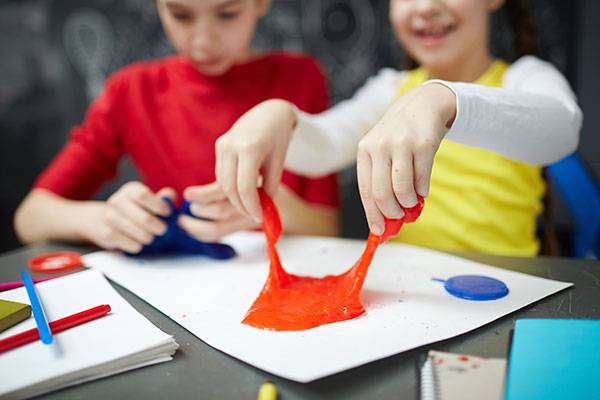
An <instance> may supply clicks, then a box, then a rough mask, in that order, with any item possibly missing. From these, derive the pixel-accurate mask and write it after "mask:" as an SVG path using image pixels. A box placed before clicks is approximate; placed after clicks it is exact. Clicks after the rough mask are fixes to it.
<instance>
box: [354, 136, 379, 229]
mask: <svg viewBox="0 0 600 400" xmlns="http://www.w3.org/2000/svg"><path fill="white" fill-rule="evenodd" d="M356 169H357V176H358V190H359V192H360V199H361V201H362V203H363V207H364V209H365V214H366V216H367V221H368V223H369V229H370V230H371V232H373V233H374V234H375V235H381V234H382V233H383V229H384V219H383V215H382V214H381V212H380V211H379V208H377V204H375V201H374V199H373V193H372V192H371V188H372V185H371V157H370V156H369V154H367V153H366V152H365V151H361V149H360V148H359V151H358V157H357V163H356Z"/></svg>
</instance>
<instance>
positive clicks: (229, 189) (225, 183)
mask: <svg viewBox="0 0 600 400" xmlns="http://www.w3.org/2000/svg"><path fill="white" fill-rule="evenodd" d="M237 164H238V160H237V156H236V155H232V154H230V153H227V152H224V153H223V156H222V157H220V158H217V169H216V171H215V172H216V173H217V181H218V182H219V186H220V187H221V189H222V190H223V192H224V193H225V195H226V196H227V198H228V199H229V201H230V202H231V204H233V206H234V207H235V208H236V209H237V210H238V211H239V212H240V213H241V214H246V210H245V209H244V206H243V204H242V201H241V200H240V197H239V193H238V191H237V172H238V170H237Z"/></svg>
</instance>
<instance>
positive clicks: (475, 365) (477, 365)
mask: <svg viewBox="0 0 600 400" xmlns="http://www.w3.org/2000/svg"><path fill="white" fill-rule="evenodd" d="M471 368H473V369H477V368H479V364H473V366H472V367H471Z"/></svg>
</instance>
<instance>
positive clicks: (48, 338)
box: [21, 271, 52, 344]
mask: <svg viewBox="0 0 600 400" xmlns="http://www.w3.org/2000/svg"><path fill="white" fill-rule="evenodd" d="M21 279H23V283H24V284H25V289H27V295H28V296H29V301H30V302H31V309H32V311H33V317H34V318H35V323H36V324H37V328H38V331H39V332H40V339H41V340H42V343H44V344H51V343H52V333H51V332H50V327H49V326H48V322H47V321H46V317H45V316H44V309H43V308H42V303H40V299H39V298H38V296H37V293H36V292H35V286H33V281H32V280H31V276H29V273H28V272H27V271H23V272H21Z"/></svg>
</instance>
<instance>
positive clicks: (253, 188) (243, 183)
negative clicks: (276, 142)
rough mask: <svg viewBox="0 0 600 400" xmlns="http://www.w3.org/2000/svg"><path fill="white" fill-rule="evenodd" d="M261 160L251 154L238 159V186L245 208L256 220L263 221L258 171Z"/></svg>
mask: <svg viewBox="0 0 600 400" xmlns="http://www.w3.org/2000/svg"><path fill="white" fill-rule="evenodd" d="M259 168H260V162H259V160H258V159H257V158H255V157H254V156H251V155H244V156H243V157H240V159H239V161H238V175H237V187H238V190H239V194H240V200H241V201H242V205H243V206H244V209H245V210H246V212H247V213H248V215H250V217H251V218H252V219H254V220H255V221H256V222H260V221H261V219H262V218H261V217H262V209H261V207H260V200H259V198H258V191H257V186H258V178H259V177H258V175H259V174H258V171H259Z"/></svg>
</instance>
